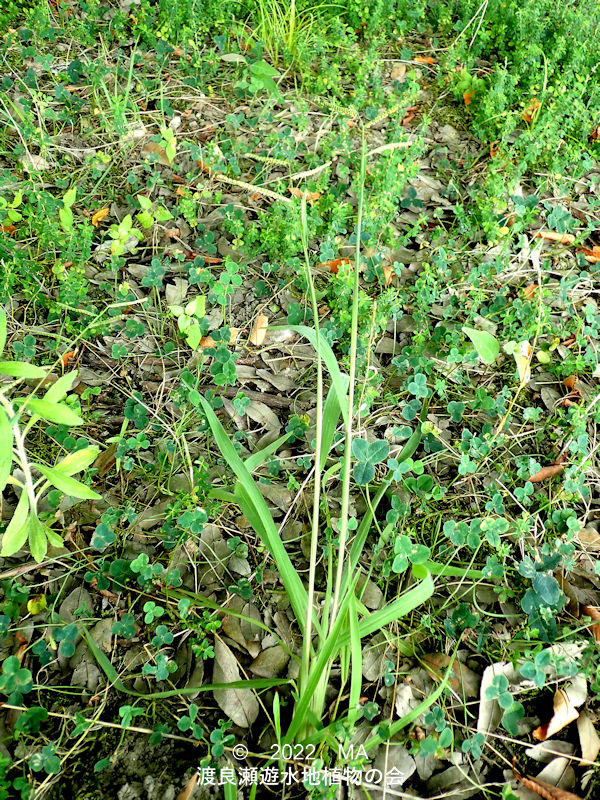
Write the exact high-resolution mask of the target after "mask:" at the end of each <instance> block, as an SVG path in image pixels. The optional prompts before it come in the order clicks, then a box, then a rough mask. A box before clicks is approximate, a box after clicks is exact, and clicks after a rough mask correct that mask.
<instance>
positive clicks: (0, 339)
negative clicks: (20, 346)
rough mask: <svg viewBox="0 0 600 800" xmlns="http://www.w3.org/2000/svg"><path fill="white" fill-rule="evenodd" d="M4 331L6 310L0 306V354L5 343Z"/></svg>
mask: <svg viewBox="0 0 600 800" xmlns="http://www.w3.org/2000/svg"><path fill="white" fill-rule="evenodd" d="M6 331H7V325H6V311H5V310H4V309H3V308H0V355H2V353H3V352H4V347H5V345H6Z"/></svg>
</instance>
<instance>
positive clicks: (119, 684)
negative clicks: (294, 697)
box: [82, 630, 291, 700]
mask: <svg viewBox="0 0 600 800" xmlns="http://www.w3.org/2000/svg"><path fill="white" fill-rule="evenodd" d="M82 633H83V637H84V639H85V640H86V642H87V644H88V647H89V648H90V650H91V652H92V655H93V656H94V658H95V659H96V661H97V662H98V666H99V667H100V668H101V669H102V671H103V672H104V674H105V675H106V677H107V678H108V680H109V681H110V682H111V684H112V685H113V686H114V687H115V689H118V690H119V691H120V692H123V693H124V694H128V695H131V696H133V697H143V698H145V699H146V700H157V699H159V698H162V697H177V696H178V695H186V694H195V693H196V692H212V691H214V690H217V691H218V690H223V689H270V688H272V687H273V686H283V685H284V684H287V683H291V681H289V680H286V679H285V678H281V679H279V678H253V679H251V680H247V681H232V682H231V683H205V684H203V685H202V686H189V687H186V688H181V689H169V690H167V691H165V692H150V693H148V694H146V693H144V692H136V691H134V690H133V689H129V688H128V687H127V686H125V684H124V683H123V681H122V680H121V679H120V678H119V675H118V673H117V670H116V669H115V668H114V667H113V665H112V664H111V662H110V661H109V659H108V658H107V657H106V655H105V654H104V653H103V652H102V650H101V649H100V648H99V647H98V645H97V644H96V642H95V641H94V640H93V638H92V637H91V636H90V634H89V632H88V631H87V630H83V631H82Z"/></svg>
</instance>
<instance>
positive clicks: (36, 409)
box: [23, 397, 83, 427]
mask: <svg viewBox="0 0 600 800" xmlns="http://www.w3.org/2000/svg"><path fill="white" fill-rule="evenodd" d="M23 408H25V409H26V410H27V411H29V413H30V414H37V416H38V417H42V419H45V420H47V422H56V423H57V424H58V425H68V426H69V427H72V426H74V425H83V420H82V419H81V417H78V416H77V414H76V413H75V412H74V411H71V409H70V408H69V407H68V406H65V405H63V404H62V403H52V402H50V401H48V400H41V399H40V398H39V397H28V398H26V400H25V401H24V403H23Z"/></svg>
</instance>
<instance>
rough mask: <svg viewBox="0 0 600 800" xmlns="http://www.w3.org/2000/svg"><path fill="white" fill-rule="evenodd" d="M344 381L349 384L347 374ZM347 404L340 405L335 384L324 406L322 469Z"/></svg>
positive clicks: (343, 377) (343, 376) (343, 378)
mask: <svg viewBox="0 0 600 800" xmlns="http://www.w3.org/2000/svg"><path fill="white" fill-rule="evenodd" d="M341 378H342V383H343V384H345V385H346V386H347V384H348V378H347V377H346V376H345V375H342V376H341ZM343 407H345V406H342V407H340V400H339V396H338V392H337V390H336V388H335V387H334V386H332V387H331V388H330V390H329V392H328V393H327V397H326V399H325V405H324V406H323V432H322V436H321V442H322V444H321V464H320V469H321V471H322V470H323V468H324V466H325V462H326V461H327V457H328V456H329V453H330V451H331V447H332V445H333V437H334V436H335V432H336V430H337V426H338V422H339V419H340V414H341V413H342V408H343Z"/></svg>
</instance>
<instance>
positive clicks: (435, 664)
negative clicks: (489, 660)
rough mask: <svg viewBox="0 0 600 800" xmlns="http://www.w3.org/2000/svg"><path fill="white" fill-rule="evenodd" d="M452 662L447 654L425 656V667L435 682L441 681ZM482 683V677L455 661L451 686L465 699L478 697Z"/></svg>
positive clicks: (450, 681)
mask: <svg viewBox="0 0 600 800" xmlns="http://www.w3.org/2000/svg"><path fill="white" fill-rule="evenodd" d="M451 661H452V659H451V657H450V656H448V655H446V654H445V653H430V654H429V655H426V656H423V667H424V668H425V671H426V672H427V674H428V675H429V676H430V677H431V678H433V680H434V681H441V680H442V679H443V677H444V673H445V672H446V669H447V668H448V665H449V664H450V662H451ZM480 683H481V676H480V675H478V674H477V673H476V672H473V670H472V669H469V667H467V666H466V665H465V664H463V663H462V662H460V661H459V660H458V659H455V660H454V663H453V664H452V677H451V678H450V680H449V684H450V686H451V687H452V689H454V691H455V692H457V693H459V694H461V695H462V694H464V696H465V697H477V695H478V694H479V685H480Z"/></svg>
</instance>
